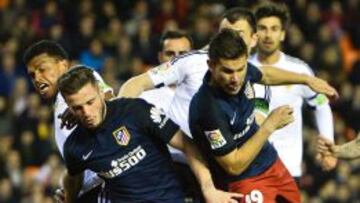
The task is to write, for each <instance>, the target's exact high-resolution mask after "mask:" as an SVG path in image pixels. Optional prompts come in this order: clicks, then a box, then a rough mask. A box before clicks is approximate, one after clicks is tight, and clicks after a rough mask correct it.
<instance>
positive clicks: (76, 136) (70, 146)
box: [63, 125, 88, 155]
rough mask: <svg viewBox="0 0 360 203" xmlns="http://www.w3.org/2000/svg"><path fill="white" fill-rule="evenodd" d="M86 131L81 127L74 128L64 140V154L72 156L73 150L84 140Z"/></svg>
mask: <svg viewBox="0 0 360 203" xmlns="http://www.w3.org/2000/svg"><path fill="white" fill-rule="evenodd" d="M87 134H88V132H86V129H85V128H83V127H82V126H81V125H78V126H77V127H75V129H74V130H73V131H72V132H71V133H70V135H69V136H68V137H67V138H66V140H65V143H64V146H63V149H64V155H65V154H74V151H75V149H78V148H79V147H80V146H81V143H83V140H82V139H84V138H86V135H87Z"/></svg>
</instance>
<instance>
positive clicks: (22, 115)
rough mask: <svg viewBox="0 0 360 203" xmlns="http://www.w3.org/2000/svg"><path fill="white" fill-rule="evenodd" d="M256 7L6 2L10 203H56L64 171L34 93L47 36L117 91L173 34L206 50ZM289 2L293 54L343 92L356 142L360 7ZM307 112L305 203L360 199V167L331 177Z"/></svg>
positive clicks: (346, 0)
mask: <svg viewBox="0 0 360 203" xmlns="http://www.w3.org/2000/svg"><path fill="white" fill-rule="evenodd" d="M250 2H251V3H250ZM256 2H257V1H236V0H227V1H226V0H225V1H220V0H207V1H205V0H203V1H201V0H197V1H190V0H148V1H144V0H121V1H120V0H113V1H111V0H106V1H100V0H98V1H96V0H94V1H91V0H79V1H69V0H58V1H46V0H31V1H26V0H0V53H1V54H0V203H8V202H9V203H13V202H22V203H23V202H24V203H38V202H44V203H50V202H53V200H52V199H51V195H52V191H53V190H54V188H56V187H57V185H58V179H59V176H60V174H61V171H62V170H63V168H64V166H63V163H62V161H61V159H60V158H59V155H58V154H57V152H56V151H57V150H56V147H55V144H54V140H53V129H52V128H53V125H52V122H53V121H52V119H53V118H52V111H51V108H52V107H51V105H49V102H45V101H42V100H41V99H40V98H39V96H38V95H36V94H35V93H34V91H33V88H32V86H31V84H30V82H29V80H28V78H27V76H26V71H25V67H24V64H23V62H22V54H23V51H24V48H26V47H27V46H28V45H30V44H31V43H32V42H35V41H37V40H39V39H44V38H47V39H52V40H55V41H57V42H59V43H60V44H61V45H63V46H64V47H65V49H66V50H67V51H68V52H69V54H70V56H71V59H72V60H73V62H74V63H79V62H80V63H83V64H86V65H89V66H92V67H94V68H95V69H96V70H97V71H99V72H100V73H101V74H102V76H103V77H104V79H105V81H106V82H107V83H109V84H110V85H111V86H112V87H114V89H115V92H117V90H118V88H119V87H120V86H121V84H122V83H123V82H124V81H125V80H126V79H128V78H129V77H131V76H134V75H137V74H139V73H142V72H144V71H146V70H147V69H148V68H150V67H151V65H155V64H157V51H158V49H159V46H158V44H159V36H160V35H161V33H162V32H163V31H164V30H166V29H178V28H180V29H183V30H186V31H188V32H189V33H191V36H192V37H193V40H194V45H195V48H201V47H202V46H204V45H206V44H207V43H208V41H209V39H210V38H211V36H213V35H214V33H216V32H217V26H218V22H219V19H220V18H221V14H222V13H223V11H224V10H225V9H226V8H230V7H233V6H252V5H254V4H255V3H256ZM283 2H285V3H286V4H287V5H288V6H289V8H290V11H291V16H292V24H291V26H290V27H289V29H288V33H287V39H286V42H285V43H284V47H283V48H284V50H285V52H286V53H288V54H290V55H293V56H296V57H299V58H301V59H303V60H305V61H306V62H307V63H309V64H310V65H311V67H312V68H313V69H314V71H315V72H316V74H317V75H318V76H320V77H322V78H325V79H327V80H328V81H330V83H331V84H332V85H334V86H335V87H336V88H337V89H338V91H339V92H340V95H341V98H340V99H339V100H337V101H332V103H331V106H332V109H333V113H334V118H335V133H336V135H335V136H336V141H337V143H343V142H346V141H348V140H351V139H353V138H354V137H355V136H356V132H358V131H359V128H360V125H359V122H360V26H359V25H360V1H359V0H343V1H331V0H323V1H315V0H287V1H283ZM194 68H196V67H194ZM306 112H307V114H306V115H307V116H305V119H304V120H305V127H304V142H305V150H304V164H303V171H304V175H303V177H302V179H301V186H302V195H303V202H311V203H318V202H319V203H320V202H326V203H330V202H331V203H335V202H360V181H359V180H360V176H359V172H360V167H359V166H360V162H359V161H352V162H350V161H340V162H339V163H338V167H337V168H336V170H333V171H332V172H322V171H321V168H319V167H318V165H317V164H316V162H315V161H314V149H315V146H314V144H315V143H316V142H315V139H316V131H315V130H314V129H313V126H311V121H309V118H308V117H309V116H308V114H309V113H310V112H309V111H306ZM289 136H291V135H289Z"/></svg>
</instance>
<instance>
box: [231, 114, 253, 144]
mask: <svg viewBox="0 0 360 203" xmlns="http://www.w3.org/2000/svg"><path fill="white" fill-rule="evenodd" d="M254 121H255V113H254V112H253V113H252V114H251V115H250V116H249V117H248V118H247V119H246V126H245V128H244V129H243V130H242V131H240V132H239V133H236V134H235V135H234V140H237V139H239V138H242V137H243V136H244V135H245V134H246V133H247V132H249V130H250V127H251V125H252V124H253V123H254Z"/></svg>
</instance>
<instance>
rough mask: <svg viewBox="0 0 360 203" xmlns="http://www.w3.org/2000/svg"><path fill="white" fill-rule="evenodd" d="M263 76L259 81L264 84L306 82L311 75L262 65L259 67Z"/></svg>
mask: <svg viewBox="0 0 360 203" xmlns="http://www.w3.org/2000/svg"><path fill="white" fill-rule="evenodd" d="M261 70H262V73H263V77H262V79H261V83H263V84H266V85H286V84H307V83H308V81H309V80H311V77H310V76H308V75H305V74H298V73H294V72H290V71H286V70H282V69H279V68H274V67H270V66H264V67H262V68H261Z"/></svg>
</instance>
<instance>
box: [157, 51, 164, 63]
mask: <svg viewBox="0 0 360 203" xmlns="http://www.w3.org/2000/svg"><path fill="white" fill-rule="evenodd" d="M158 61H159V62H160V63H162V62H161V61H163V53H162V52H161V51H159V52H158Z"/></svg>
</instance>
